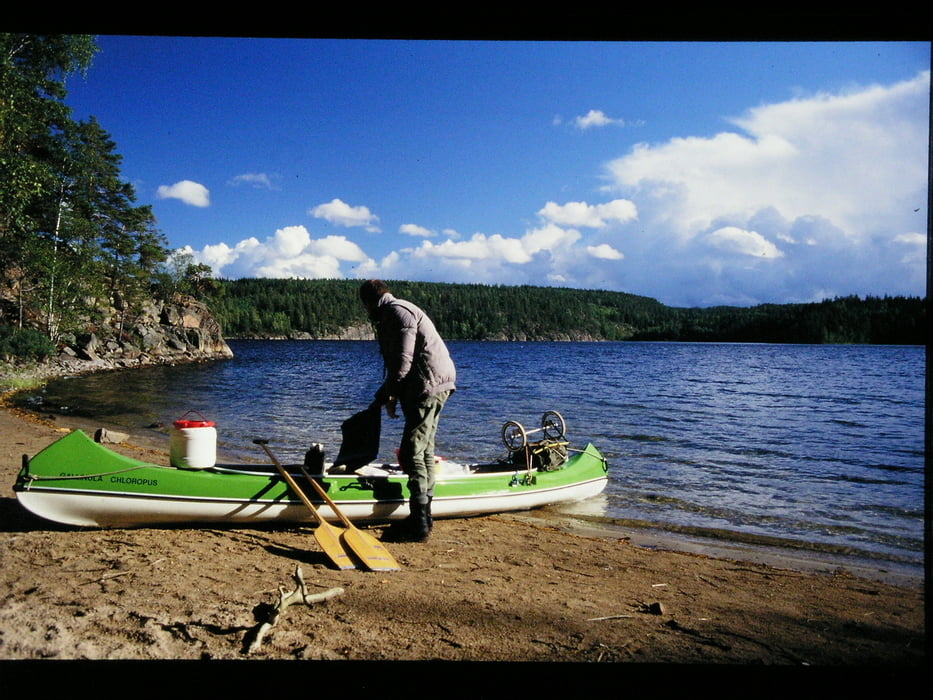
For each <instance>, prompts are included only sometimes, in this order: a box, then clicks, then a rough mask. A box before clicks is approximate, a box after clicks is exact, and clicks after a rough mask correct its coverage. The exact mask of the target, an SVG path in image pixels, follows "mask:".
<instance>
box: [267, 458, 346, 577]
mask: <svg viewBox="0 0 933 700" xmlns="http://www.w3.org/2000/svg"><path fill="white" fill-rule="evenodd" d="M253 442H254V443H255V444H257V445H259V446H260V447H262V449H264V450H265V451H266V454H267V455H269V458H270V459H271V460H272V463H273V464H274V465H275V468H276V469H278V471H279V474H280V475H281V476H282V478H283V479H285V483H286V484H288V486H289V488H291V490H292V491H294V492H295V493H296V494H298V498H300V499H301V502H302V503H304V504H305V505H306V506H307V507H308V510H310V511H311V513H312V515H314V517H315V519H316V520H317V521H318V529H317V531H316V532H315V536H316V539H317V540H318V543H319V544H320V545H321V548H322V549H323V550H324V553H325V554H327V556H329V557H330V558H331V559H332V560H333V562H334V563H335V564H336V565H337V566H338V567H340V568H341V569H355V568H356V565H355V564H353V562H352V560H351V559H350V557H349V555H348V554H347V553H346V552H345V551H344V549H343V545H341V544H340V534H341V533H342V532H343V530H341V529H340V528H337V527H334V526H333V525H331V524H330V523H328V522H327V521H326V520H324V517H323V516H322V515H321V514H320V513H318V511H317V508H315V507H314V504H313V503H312V502H311V499H309V498H308V496H307V495H306V494H305V492H304V491H302V490H301V487H300V486H298V482H296V481H295V479H294V477H292V475H291V474H289V473H288V472H287V471H285V467H283V466H282V464H281V463H280V462H279V460H277V459H276V458H275V455H273V454H272V452H271V451H270V450H269V447H268V446H267V445H266V443H265V442H264V441H262V440H253ZM321 530H324V531H325V532H326V533H327V535H328V536H320V537H318V536H317V534H318V532H319V531H321Z"/></svg>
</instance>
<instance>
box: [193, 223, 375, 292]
mask: <svg viewBox="0 0 933 700" xmlns="http://www.w3.org/2000/svg"><path fill="white" fill-rule="evenodd" d="M184 251H185V252H188V253H191V255H192V256H193V257H194V258H195V259H196V260H197V261H198V262H202V263H204V264H206V265H208V266H210V268H211V270H212V272H213V275H214V276H215V277H227V278H231V279H237V278H240V277H285V278H303V279H319V278H341V277H345V276H346V275H345V274H344V272H343V271H342V267H341V266H342V265H343V264H344V263H349V264H361V263H366V262H368V261H369V257H368V256H367V255H366V253H365V252H363V249H362V248H360V247H359V246H358V245H357V244H356V243H354V242H352V241H350V240H348V239H347V238H345V237H344V236H325V237H323V238H317V239H313V238H312V237H311V234H310V233H309V232H308V230H307V229H306V228H305V227H304V226H288V227H285V228H282V229H279V230H277V231H276V232H275V233H274V234H273V235H271V236H269V237H268V238H266V239H265V240H264V241H260V240H259V239H258V238H255V237H252V236H251V237H249V238H246V239H243V240H241V241H240V242H239V243H237V244H235V245H234V246H232V247H231V246H229V245H227V244H226V243H219V244H215V245H207V246H204V247H203V248H202V249H201V250H194V249H192V248H190V247H188V248H185V249H184Z"/></svg>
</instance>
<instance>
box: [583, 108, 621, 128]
mask: <svg viewBox="0 0 933 700" xmlns="http://www.w3.org/2000/svg"><path fill="white" fill-rule="evenodd" d="M612 124H618V125H624V124H625V120H623V119H610V118H609V117H607V116H606V113H605V112H603V111H602V110H601V109H591V110H590V111H589V112H587V113H586V114H585V115H583V116H582V117H577V118H576V119H574V120H573V125H574V126H575V127H577V128H578V129H581V130H586V129H593V128H596V127H601V126H610V125H612Z"/></svg>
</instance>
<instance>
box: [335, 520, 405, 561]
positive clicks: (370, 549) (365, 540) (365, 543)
mask: <svg viewBox="0 0 933 700" xmlns="http://www.w3.org/2000/svg"><path fill="white" fill-rule="evenodd" d="M343 541H344V542H345V543H346V545H347V547H349V548H350V550H351V551H352V552H353V553H354V554H355V555H356V556H357V557H359V559H360V561H361V562H362V563H363V565H364V566H365V567H366V568H367V569H369V570H371V571H398V570H399V569H401V568H402V567H400V566H399V565H398V562H397V561H395V557H393V556H392V555H391V554H390V553H389V550H387V549H386V548H385V547H383V546H382V542H380V541H379V540H377V539H376V538H375V537H373V536H372V535H370V534H368V533H366V532H363V531H362V530H359V529H357V528H356V527H351V528H350V529H348V530H346V531H345V532H344V533H343Z"/></svg>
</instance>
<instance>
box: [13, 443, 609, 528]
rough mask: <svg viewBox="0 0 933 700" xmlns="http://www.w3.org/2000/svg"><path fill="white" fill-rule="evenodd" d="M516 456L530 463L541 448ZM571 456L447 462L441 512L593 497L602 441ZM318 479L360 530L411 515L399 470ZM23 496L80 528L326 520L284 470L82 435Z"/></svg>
mask: <svg viewBox="0 0 933 700" xmlns="http://www.w3.org/2000/svg"><path fill="white" fill-rule="evenodd" d="M512 454H513V455H525V456H527V457H530V456H531V451H530V448H528V449H525V450H524V451H517V452H515V453H512ZM565 454H566V459H565V460H564V461H563V462H562V463H560V464H557V465H555V464H546V465H542V464H541V463H540V461H539V460H533V459H524V458H523V459H516V458H514V457H513V458H511V459H505V460H500V461H498V462H495V463H488V464H486V463H482V464H475V465H461V464H457V463H453V462H448V461H446V460H441V461H440V462H439V464H438V473H437V483H436V485H435V491H434V500H433V503H432V508H431V510H432V514H433V516H434V517H435V518H452V517H466V516H474V515H484V514H489V513H499V512H506V511H519V510H528V509H532V508H537V507H540V506H545V505H552V504H556V503H565V502H571V501H578V500H583V499H586V498H590V497H592V496H596V495H598V494H599V493H601V492H602V491H603V490H604V489H605V487H606V483H607V480H608V465H607V462H606V460H605V458H604V457H603V456H602V455H601V454H600V453H599V451H598V450H597V449H596V448H595V447H594V446H593V445H592V444H588V445H587V446H586V447H585V448H584V449H582V450H573V449H569V448H565ZM536 464H537V465H536ZM283 466H284V467H285V470H286V471H287V472H288V473H289V474H291V475H292V476H293V477H294V479H295V481H296V482H297V483H298V484H299V485H300V484H302V482H304V483H305V484H307V477H306V476H305V474H304V473H303V472H302V470H301V467H300V466H299V465H297V464H292V465H288V464H285V465H283ZM314 478H315V480H316V481H318V483H319V484H321V486H322V487H323V488H324V490H325V492H326V493H327V494H328V495H329V496H330V498H331V499H332V500H333V502H334V503H335V505H336V506H337V509H338V510H339V511H342V512H343V513H344V514H345V515H346V516H347V517H348V518H349V519H350V520H351V521H353V522H355V523H357V522H358V523H379V522H388V521H391V520H396V519H400V518H404V517H406V516H407V515H408V488H407V477H406V476H405V475H404V474H403V473H402V472H401V471H400V470H398V468H397V466H393V465H386V464H372V465H366V466H363V467H361V468H359V469H357V470H356V471H354V472H351V473H348V474H330V473H327V471H326V468H325V470H324V471H323V472H322V473H321V474H320V475H315V476H314ZM307 485H308V486H309V487H310V486H311V485H310V484H307ZM13 490H14V492H15V494H16V498H17V500H18V501H19V502H20V504H21V505H22V506H23V507H25V508H26V509H27V510H28V511H30V512H32V513H33V514H35V515H38V516H40V517H42V518H45V519H47V520H51V521H54V522H57V523H62V524H65V525H71V526H79V527H98V528H129V527H152V526H171V525H180V524H199V523H203V524H221V523H228V524H245V525H261V524H267V523H273V524H274V523H305V522H316V520H315V519H314V516H313V515H312V514H311V512H310V510H309V509H308V507H307V506H306V505H305V504H304V503H303V502H302V500H301V498H300V497H299V496H298V495H297V494H296V493H295V492H294V491H292V490H291V489H290V488H289V486H288V484H287V483H286V481H285V480H284V479H283V478H282V477H281V475H280V474H279V473H278V472H277V470H276V468H275V467H274V465H267V464H217V465H214V466H211V467H208V468H199V469H190V468H182V467H175V466H162V465H159V464H154V463H150V462H144V461H140V460H137V459H133V458H131V457H127V456H125V455H121V454H119V453H117V452H114V451H113V450H111V449H109V448H107V447H105V446H104V445H101V444H99V443H97V442H95V441H94V440H92V439H91V438H90V437H88V436H87V435H86V434H85V433H84V432H83V431H81V430H74V431H72V432H71V433H69V434H68V435H66V436H64V437H62V438H60V439H59V440H57V441H55V442H54V443H52V444H51V445H49V446H48V447H46V448H45V449H43V450H42V451H40V452H39V453H38V454H36V455H35V456H34V457H32V458H31V459H29V458H28V457H27V456H25V455H24V456H23V465H22V469H21V470H20V472H19V474H18V476H17V479H16V483H15V484H14V486H13ZM303 490H304V489H303ZM305 495H306V496H307V497H308V498H309V499H310V500H311V501H312V503H314V505H315V508H316V510H317V511H318V513H319V514H320V515H321V516H322V517H323V518H324V519H325V520H328V521H333V522H339V516H338V514H337V513H335V512H333V511H332V510H331V508H330V507H329V506H328V504H327V503H325V502H324V501H323V499H321V498H320V496H319V495H318V494H317V492H316V491H315V490H314V489H312V488H308V489H307V491H306V494H305Z"/></svg>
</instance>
